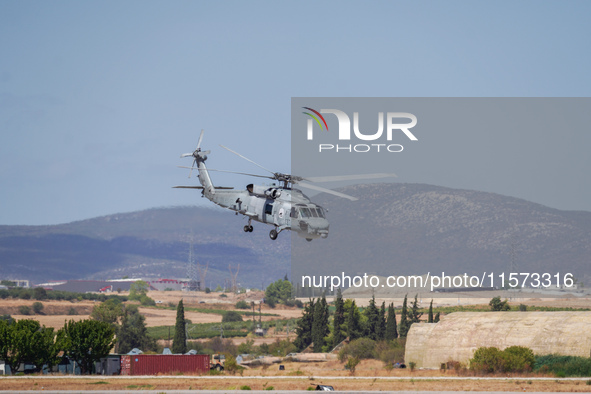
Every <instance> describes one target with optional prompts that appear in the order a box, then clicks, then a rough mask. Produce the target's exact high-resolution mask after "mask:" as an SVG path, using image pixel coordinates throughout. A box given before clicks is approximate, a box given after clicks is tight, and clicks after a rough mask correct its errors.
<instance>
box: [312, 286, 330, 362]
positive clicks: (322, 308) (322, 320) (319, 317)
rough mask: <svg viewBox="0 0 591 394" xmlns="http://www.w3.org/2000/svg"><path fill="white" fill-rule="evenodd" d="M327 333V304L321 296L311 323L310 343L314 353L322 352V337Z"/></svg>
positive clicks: (323, 342)
mask: <svg viewBox="0 0 591 394" xmlns="http://www.w3.org/2000/svg"><path fill="white" fill-rule="evenodd" d="M328 333H329V329H328V304H327V303H326V297H325V296H324V295H323V296H322V298H321V299H320V300H319V301H318V302H317V303H316V306H315V307H314V320H313V321H312V342H313V343H314V352H315V353H319V352H322V347H323V346H324V345H325V341H324V337H326V336H327V335H328Z"/></svg>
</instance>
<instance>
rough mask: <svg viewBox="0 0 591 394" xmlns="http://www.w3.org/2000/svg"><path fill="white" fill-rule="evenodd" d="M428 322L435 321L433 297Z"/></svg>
mask: <svg viewBox="0 0 591 394" xmlns="http://www.w3.org/2000/svg"><path fill="white" fill-rule="evenodd" d="M427 322H428V323H433V299H431V303H430V304H429V318H428V320H427Z"/></svg>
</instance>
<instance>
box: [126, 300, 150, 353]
mask: <svg viewBox="0 0 591 394" xmlns="http://www.w3.org/2000/svg"><path fill="white" fill-rule="evenodd" d="M117 348H118V349H117V350H118V352H119V353H129V352H130V351H131V349H133V348H138V349H141V350H142V351H144V352H145V351H148V350H156V341H155V340H154V339H153V338H151V337H150V336H149V335H148V329H147V328H146V318H145V317H144V316H142V315H141V314H140V312H139V310H138V307H137V305H131V304H130V305H127V306H126V307H125V311H124V313H123V319H122V320H121V327H119V328H118V330H117Z"/></svg>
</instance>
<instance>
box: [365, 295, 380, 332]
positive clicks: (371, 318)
mask: <svg viewBox="0 0 591 394" xmlns="http://www.w3.org/2000/svg"><path fill="white" fill-rule="evenodd" d="M363 314H364V315H365V318H366V321H367V323H366V324H365V330H364V336H365V337H366V338H369V339H372V340H374V341H376V340H377V339H378V325H379V320H380V311H379V310H378V308H377V307H376V298H375V296H372V297H371V300H369V305H368V306H367V308H365V310H364V311H363Z"/></svg>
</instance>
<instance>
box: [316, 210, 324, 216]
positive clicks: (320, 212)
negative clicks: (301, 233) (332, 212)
mask: <svg viewBox="0 0 591 394" xmlns="http://www.w3.org/2000/svg"><path fill="white" fill-rule="evenodd" d="M316 211H317V212H318V217H319V218H323V217H324V213H323V212H322V208H316Z"/></svg>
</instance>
